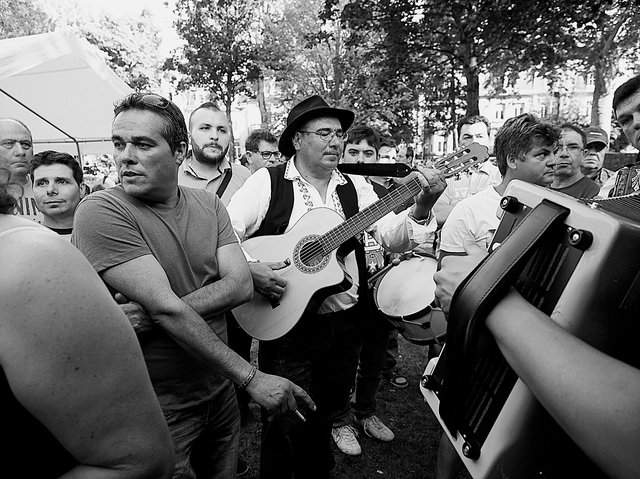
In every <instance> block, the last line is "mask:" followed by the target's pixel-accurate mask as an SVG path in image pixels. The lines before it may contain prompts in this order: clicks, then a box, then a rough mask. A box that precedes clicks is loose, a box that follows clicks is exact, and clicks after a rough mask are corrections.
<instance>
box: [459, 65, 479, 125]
mask: <svg viewBox="0 0 640 479" xmlns="http://www.w3.org/2000/svg"><path fill="white" fill-rule="evenodd" d="M476 62H477V60H476V58H475V57H472V58H471V61H470V62H469V63H468V64H465V65H464V66H463V70H464V77H465V78H466V79H467V115H479V114H480V79H479V78H478V68H477V66H476Z"/></svg>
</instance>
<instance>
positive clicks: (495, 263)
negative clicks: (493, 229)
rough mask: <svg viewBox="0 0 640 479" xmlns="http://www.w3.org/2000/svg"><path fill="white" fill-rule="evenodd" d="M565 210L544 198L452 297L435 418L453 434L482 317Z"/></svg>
mask: <svg viewBox="0 0 640 479" xmlns="http://www.w3.org/2000/svg"><path fill="white" fill-rule="evenodd" d="M568 214H569V210H568V209H567V208H564V207H562V206H559V205H557V204H555V203H552V202H550V201H548V200H546V199H545V200H543V201H542V202H541V203H540V204H538V205H537V206H536V207H535V208H534V209H533V210H532V211H531V212H530V213H529V214H528V215H527V216H526V217H525V218H524V220H523V221H522V222H521V223H520V224H519V225H517V226H516V228H515V229H514V230H513V232H512V233H511V234H510V235H509V236H508V237H507V238H506V239H505V241H504V242H503V243H502V244H501V245H500V247H499V248H498V249H496V250H494V251H493V252H492V253H491V254H490V255H489V256H487V257H486V258H485V260H484V261H483V262H481V263H480V264H479V265H478V266H477V267H476V269H475V270H474V271H473V272H472V273H471V274H470V275H469V276H468V277H467V278H465V280H464V281H463V282H462V284H461V285H460V286H459V287H458V289H457V290H456V292H455V293H454V295H453V299H452V303H451V309H450V312H449V321H448V324H447V346H446V355H444V356H446V358H445V361H444V365H443V367H444V374H443V378H442V384H441V387H440V415H441V417H442V419H443V421H444V422H445V424H446V425H447V427H448V428H449V430H450V432H451V434H452V435H454V436H455V435H456V434H457V430H458V426H459V424H460V421H461V418H462V417H463V415H464V411H463V404H464V399H465V397H464V396H465V394H466V393H465V391H468V388H467V385H468V384H469V383H470V380H471V372H472V371H473V366H474V364H473V358H474V352H475V350H476V348H477V344H478V338H479V332H480V328H482V327H484V320H485V319H486V317H487V314H488V313H489V312H490V311H491V310H492V309H493V307H494V306H495V305H496V304H497V303H498V302H499V301H500V299H501V298H503V297H504V295H505V294H506V293H507V292H508V291H509V289H510V288H511V286H512V285H514V284H515V280H516V279H517V277H518V275H519V274H520V272H521V270H522V267H523V266H524V264H525V263H526V262H527V261H528V260H529V258H530V257H531V254H532V253H533V252H534V249H535V246H536V245H537V244H539V243H540V242H541V241H542V240H543V238H546V237H547V235H549V234H554V233H557V232H558V231H562V230H563V229H564V224H563V220H564V219H565V218H566V217H567V215H568Z"/></svg>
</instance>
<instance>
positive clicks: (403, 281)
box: [369, 253, 447, 345]
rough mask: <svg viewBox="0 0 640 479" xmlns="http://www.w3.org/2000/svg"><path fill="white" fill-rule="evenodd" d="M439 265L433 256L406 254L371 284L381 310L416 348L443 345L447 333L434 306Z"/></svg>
mask: <svg viewBox="0 0 640 479" xmlns="http://www.w3.org/2000/svg"><path fill="white" fill-rule="evenodd" d="M437 265H438V261H437V260H436V259H435V258H434V257H433V256H431V255H427V254H417V253H407V254H404V255H402V257H401V259H400V261H395V262H392V263H391V264H389V265H387V266H386V267H385V268H383V269H382V270H380V271H379V272H378V273H376V274H375V275H374V276H372V278H371V279H370V280H369V281H370V283H369V284H373V290H372V293H373V299H374V302H375V304H376V306H377V308H378V310H379V311H380V312H381V313H382V315H383V316H384V317H385V318H386V319H387V320H388V321H389V322H390V323H391V324H393V325H394V326H395V327H396V328H397V329H398V331H399V332H400V334H402V336H403V337H404V338H405V339H406V340H407V341H410V342H412V343H414V344H420V345H430V344H440V342H441V341H442V340H443V338H444V336H445V333H446V330H447V322H446V320H445V317H444V313H443V312H442V310H441V309H440V308H436V307H435V306H434V305H433V304H432V303H433V300H434V299H435V290H436V285H435V283H434V281H433V275H434V273H435V272H436V268H437Z"/></svg>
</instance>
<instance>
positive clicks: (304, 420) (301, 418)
mask: <svg viewBox="0 0 640 479" xmlns="http://www.w3.org/2000/svg"><path fill="white" fill-rule="evenodd" d="M293 412H295V413H296V416H298V417H299V418H300V420H301V421H302V422H307V420H306V419H305V417H304V416H303V415H302V413H301V412H300V411H298V410H297V409H295V410H294V411H293Z"/></svg>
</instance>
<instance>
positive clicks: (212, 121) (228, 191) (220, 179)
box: [178, 102, 251, 206]
mask: <svg viewBox="0 0 640 479" xmlns="http://www.w3.org/2000/svg"><path fill="white" fill-rule="evenodd" d="M189 136H190V138H191V152H190V153H191V154H190V155H188V156H187V158H186V159H185V160H184V161H183V162H182V164H181V165H180V170H179V173H178V182H179V184H180V186H187V187H189V188H200V189H204V190H207V191H209V192H211V193H214V194H217V195H218V197H219V198H220V199H221V200H222V203H223V204H224V205H225V206H226V205H228V204H229V200H230V199H231V197H232V196H233V194H234V193H235V192H236V191H237V190H238V188H240V187H241V186H242V185H243V183H244V182H245V180H246V179H247V178H249V176H250V175H251V172H250V171H249V170H248V169H247V168H245V167H244V166H242V165H237V164H235V163H230V162H229V159H228V158H227V153H228V152H229V148H230V147H231V122H230V121H229V119H228V118H227V115H226V114H225V113H224V112H223V111H221V110H220V109H219V108H218V107H217V106H216V104H215V103H212V102H206V103H203V104H202V105H200V106H199V107H198V108H196V109H195V110H193V112H191V116H190V117H189Z"/></svg>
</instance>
